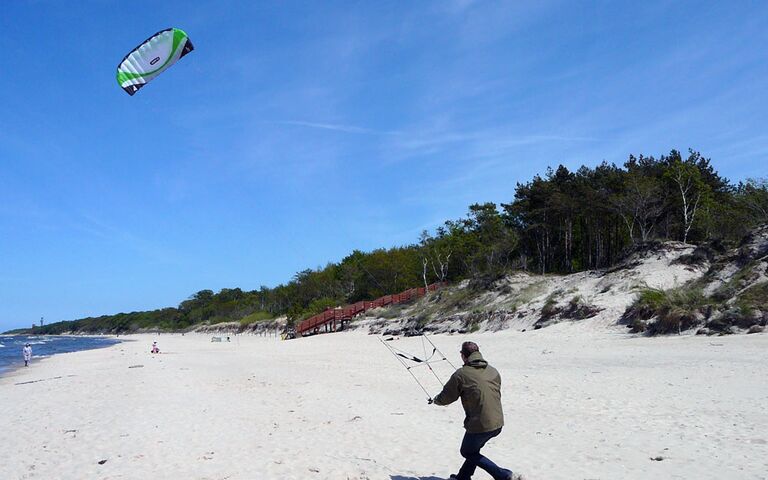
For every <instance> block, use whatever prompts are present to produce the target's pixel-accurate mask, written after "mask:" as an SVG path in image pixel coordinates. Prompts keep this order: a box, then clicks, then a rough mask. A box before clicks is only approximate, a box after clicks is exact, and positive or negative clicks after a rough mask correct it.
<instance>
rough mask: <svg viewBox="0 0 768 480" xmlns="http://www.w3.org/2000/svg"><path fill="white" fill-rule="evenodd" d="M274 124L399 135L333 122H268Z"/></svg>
mask: <svg viewBox="0 0 768 480" xmlns="http://www.w3.org/2000/svg"><path fill="white" fill-rule="evenodd" d="M268 123H272V124H276V125H293V126H297V127H307V128H319V129H321V130H333V131H336V132H345V133H356V134H363V135H399V134H400V132H397V131H381V130H374V129H371V128H364V127H358V126H355V125H339V124H334V123H317V122H305V121H301V120H278V121H273V122H268Z"/></svg>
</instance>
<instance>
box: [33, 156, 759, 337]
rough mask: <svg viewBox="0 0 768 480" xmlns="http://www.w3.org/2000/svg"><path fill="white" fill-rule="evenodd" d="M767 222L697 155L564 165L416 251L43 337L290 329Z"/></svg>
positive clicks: (752, 183) (752, 199) (378, 255)
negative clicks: (402, 295)
mask: <svg viewBox="0 0 768 480" xmlns="http://www.w3.org/2000/svg"><path fill="white" fill-rule="evenodd" d="M766 222H768V182H766V180H765V179H747V180H745V181H741V182H739V183H735V184H734V183H732V182H730V181H729V180H728V179H726V178H723V177H722V176H720V175H719V174H718V173H717V171H715V169H714V167H713V166H712V164H711V161H710V159H709V158H705V157H703V156H702V155H701V154H700V153H699V152H696V151H693V150H690V151H689V152H688V154H687V155H686V156H684V155H682V154H681V153H680V152H679V151H676V150H673V151H671V152H670V153H669V154H668V155H662V156H660V157H658V158H655V157H646V156H643V155H640V156H638V157H636V156H630V157H629V159H628V160H627V161H626V162H625V163H624V164H623V165H622V166H617V165H615V164H609V163H605V162H603V163H601V164H600V165H597V166H596V167H594V168H589V167H586V166H582V167H581V168H579V169H578V170H575V171H571V170H569V169H568V168H566V167H564V166H562V165H560V166H559V167H558V168H557V169H551V168H549V169H547V171H546V173H545V174H544V175H543V176H540V175H537V176H535V177H534V178H533V179H532V180H530V181H529V182H527V183H518V184H517V185H516V186H515V188H514V194H513V195H511V198H510V201H509V203H501V204H500V205H496V204H495V203H492V202H487V203H477V204H473V205H470V206H469V210H468V212H467V214H466V216H464V217H463V218H459V219H455V220H448V221H446V222H445V223H444V224H443V225H441V226H439V227H437V228H436V229H435V230H434V231H433V232H428V231H424V232H423V233H422V234H421V236H420V238H419V239H418V240H417V241H414V243H413V244H410V245H405V246H399V247H392V248H380V249H376V250H373V251H371V252H362V251H359V250H355V251H353V252H352V253H350V254H349V255H348V256H346V257H345V258H343V259H342V260H341V261H339V262H337V263H328V264H327V265H326V266H324V267H319V268H316V269H307V270H303V271H301V272H298V273H296V274H295V275H294V276H293V278H292V279H291V280H290V281H288V282H286V283H284V284H281V285H278V286H276V287H272V288H269V287H267V286H262V287H261V288H259V289H258V290H252V291H243V290H241V289H240V288H231V289H230V288H225V289H222V290H221V291H219V292H218V293H214V292H213V291H211V290H202V291H199V292H197V293H195V294H194V295H192V296H191V297H190V298H188V299H187V300H184V301H183V302H181V304H179V306H178V307H176V308H164V309H159V310H153V311H148V312H133V313H120V314H117V315H105V316H102V317H94V318H86V319H80V320H75V321H68V322H58V323H52V324H49V325H46V326H43V327H38V328H35V331H36V332H38V333H47V334H51V333H62V332H65V331H83V332H113V333H120V332H130V331H136V330H139V329H150V328H158V329H162V330H181V329H185V328H188V327H190V326H192V325H195V324H200V323H220V322H226V321H238V322H241V324H243V325H244V326H247V325H250V324H253V323H257V322H260V321H264V320H267V319H270V318H274V317H277V316H280V315H287V317H288V319H289V323H292V322H296V321H298V320H301V319H303V318H307V317H308V316H311V315H313V314H315V313H319V312H321V311H323V310H324V309H326V308H328V307H335V306H340V305H344V304H347V303H353V302H356V301H358V300H364V299H373V298H376V297H379V296H382V295H385V294H389V293H395V292H399V291H402V290H405V289H408V288H412V287H415V286H419V285H425V284H428V283H433V282H435V281H449V282H454V281H459V280H463V279H468V278H469V279H481V278H497V277H498V276H500V275H503V274H504V273H507V272H510V271H513V270H523V271H530V272H536V273H542V274H545V273H572V272H577V271H582V270H589V269H597V268H606V267H610V266H612V265H614V264H616V263H617V262H618V261H619V260H620V259H621V258H622V256H623V255H624V254H625V253H626V252H627V251H628V249H630V248H632V247H633V245H635V244H638V243H645V242H649V241H659V240H661V241H667V240H677V241H683V242H689V243H696V244H700V243H706V242H714V243H718V244H721V245H723V246H726V245H733V244H735V243H736V242H738V241H739V240H740V239H741V238H742V237H743V236H744V235H745V234H746V232H747V231H748V230H750V229H751V228H754V227H755V226H757V225H760V224H763V223H766ZM27 331H29V330H27Z"/></svg>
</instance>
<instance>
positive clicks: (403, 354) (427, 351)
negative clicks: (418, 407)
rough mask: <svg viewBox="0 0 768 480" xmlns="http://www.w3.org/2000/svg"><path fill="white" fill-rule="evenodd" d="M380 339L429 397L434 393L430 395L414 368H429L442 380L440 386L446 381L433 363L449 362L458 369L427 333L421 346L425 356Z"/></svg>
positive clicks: (423, 335)
mask: <svg viewBox="0 0 768 480" xmlns="http://www.w3.org/2000/svg"><path fill="white" fill-rule="evenodd" d="M379 341H380V342H381V343H382V345H384V346H385V347H387V349H388V350H389V351H390V353H392V355H394V357H395V358H396V359H397V360H398V361H399V362H400V364H401V365H402V366H403V367H404V368H405V369H406V370H407V371H408V373H410V374H411V377H413V379H414V380H415V381H416V383H417V384H418V385H419V387H421V389H422V390H424V393H425V394H426V395H427V399H431V398H432V395H430V393H429V391H428V390H427V389H426V388H425V387H424V384H422V383H421V382H420V381H419V379H418V377H417V376H416V375H414V373H413V371H412V369H414V368H419V367H426V368H427V369H429V371H430V372H431V373H432V375H434V377H435V378H436V379H437V381H438V382H440V386H444V385H445V383H444V382H443V381H442V380H441V379H440V377H439V376H438V375H437V373H436V372H435V370H434V369H433V368H432V365H433V364H435V363H440V362H447V363H448V365H450V366H451V367H452V368H453V369H454V370H455V369H456V367H455V366H454V365H453V364H452V363H451V361H450V360H448V359H447V358H446V357H445V355H444V354H443V352H441V351H440V349H439V348H437V345H435V344H434V343H433V342H432V340H431V339H430V338H429V337H427V335H426V334H422V335H421V346H422V350H423V352H424V355H423V357H417V356H416V355H413V354H412V353H410V352H407V351H405V350H401V349H399V348H397V347H394V346H392V345H391V344H390V343H387V342H386V341H384V340H382V339H381V338H379Z"/></svg>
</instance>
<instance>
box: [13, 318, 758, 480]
mask: <svg viewBox="0 0 768 480" xmlns="http://www.w3.org/2000/svg"><path fill="white" fill-rule="evenodd" d="M129 338H130V340H131V341H129V342H126V343H123V344H120V345H117V346H114V347H110V348H107V349H102V350H92V351H86V352H77V353H72V354H64V355H59V356H56V357H54V358H51V359H46V360H44V361H41V362H38V363H35V364H34V365H33V366H32V367H30V368H27V369H23V370H20V371H17V372H15V373H14V374H12V375H10V376H6V377H3V378H0V412H1V418H2V427H1V428H0V444H1V445H2V449H0V478H2V479H83V478H88V479H147V478H153V479H182V478H183V479H201V480H202V479H210V480H213V479H216V480H223V479H307V478H309V479H385V480H406V479H407V480H414V479H422V480H423V479H442V478H447V477H448V475H449V474H450V473H455V472H456V471H457V469H458V466H459V465H460V463H461V462H460V457H459V454H458V445H459V442H460V440H461V436H462V433H463V432H462V429H461V421H462V412H461V407H460V406H458V405H452V406H450V407H447V408H441V407H436V406H430V405H427V403H426V401H425V400H426V398H425V395H424V393H423V392H422V391H421V390H420V389H419V387H418V385H417V384H416V383H415V382H414V381H413V379H412V378H410V376H409V375H408V374H407V372H406V371H405V370H404V369H403V367H402V366H401V365H400V364H398V363H397V361H396V360H395V359H394V358H393V357H392V355H391V354H390V352H389V351H387V349H385V348H384V347H383V346H382V345H381V344H380V342H379V340H378V339H377V337H374V336H368V335H365V334H362V333H340V334H331V335H321V336H316V337H312V338H305V339H300V340H293V341H279V340H275V339H274V338H264V337H255V336H238V337H234V336H233V337H232V342H230V343H226V342H223V343H211V342H210V336H207V335H186V336H184V337H182V336H178V335H173V336H170V335H162V336H160V337H152V336H148V335H144V336H142V335H138V336H133V337H129ZM432 339H433V340H434V342H435V343H436V344H437V345H438V346H439V347H440V349H442V350H443V351H444V352H445V353H446V355H447V356H448V357H449V358H450V359H451V361H453V362H454V363H456V362H457V360H458V349H459V346H460V344H461V342H462V341H464V340H466V339H472V340H475V341H476V342H477V343H478V344H479V345H480V347H481V349H482V351H483V353H484V354H485V356H486V358H487V359H488V360H489V362H490V363H492V364H493V365H494V366H496V367H497V368H498V369H499V371H500V372H501V374H502V376H503V381H504V385H503V402H504V407H505V414H506V423H507V425H506V427H505V429H504V432H503V433H502V435H501V436H500V437H498V438H496V439H494V440H493V441H492V442H491V443H490V444H489V445H488V446H487V447H486V450H484V452H485V453H486V454H487V455H488V456H489V457H491V458H493V459H494V460H495V461H497V462H498V463H499V464H500V465H502V466H505V467H507V468H511V469H513V470H515V471H517V472H520V473H523V474H525V475H526V477H527V478H528V479H532V480H535V479H548V480H549V479H569V480H572V479H648V478H664V479H673V478H680V479H689V478H690V479H694V478H695V479H708V478H711V479H724V478H733V479H765V478H768V476H767V475H768V474H766V472H768V433H767V432H768V415H766V405H768V382H766V376H765V366H766V365H767V364H768V362H767V361H766V360H768V348H766V347H768V335H748V336H732V337H717V338H712V337H709V338H702V337H693V336H683V337H669V338H650V339H649V338H633V337H630V336H626V335H624V334H621V333H611V332H594V331H587V330H586V329H583V328H579V327H578V325H556V326H553V327H550V328H547V329H542V330H538V331H535V332H527V333H516V332H509V331H507V332H501V333H494V334H490V333H487V334H478V335H471V336H460V335H454V336H448V335H438V336H434V337H432ZM153 340H157V341H158V342H159V345H160V348H161V349H162V351H163V353H162V354H160V355H151V354H149V348H150V345H151V343H152V341H153ZM394 344H396V345H397V346H398V347H400V348H403V349H406V350H410V351H413V352H414V353H418V352H422V351H423V347H422V345H421V340H420V339H419V338H407V339H399V340H395V341H394ZM434 367H435V370H436V371H437V373H438V375H439V376H441V377H442V378H443V379H445V378H447V377H448V375H449V374H450V373H451V368H450V366H448V365H447V363H446V362H443V363H439V364H435V365H434ZM415 371H416V373H417V375H419V378H420V379H421V380H422V381H423V382H424V383H425V384H426V385H428V386H429V387H428V388H430V389H431V390H434V392H435V393H437V391H439V388H440V385H439V383H438V382H437V380H436V379H435V378H434V377H432V376H431V375H429V373H428V372H427V371H426V370H419V369H415ZM35 380H42V381H36V382H33V381H35ZM26 382H33V383H26ZM657 457H661V458H662V460H660V461H658V460H652V458H657ZM99 462H103V463H101V464H100V463H99ZM476 478H488V477H487V476H485V474H484V473H483V472H478V473H477V475H476Z"/></svg>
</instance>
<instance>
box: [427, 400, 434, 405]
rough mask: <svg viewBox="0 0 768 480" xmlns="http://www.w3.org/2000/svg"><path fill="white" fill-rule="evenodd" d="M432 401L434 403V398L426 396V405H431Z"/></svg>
mask: <svg viewBox="0 0 768 480" xmlns="http://www.w3.org/2000/svg"><path fill="white" fill-rule="evenodd" d="M433 403H435V401H434V400H432V399H431V398H428V399H427V404H428V405H432V404H433Z"/></svg>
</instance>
